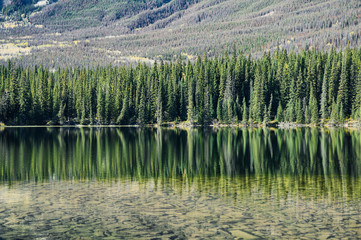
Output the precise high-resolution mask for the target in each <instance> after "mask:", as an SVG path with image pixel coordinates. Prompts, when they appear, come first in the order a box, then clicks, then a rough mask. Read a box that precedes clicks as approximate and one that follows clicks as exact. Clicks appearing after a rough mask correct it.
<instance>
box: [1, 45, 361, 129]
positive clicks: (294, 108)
mask: <svg viewBox="0 0 361 240" xmlns="http://www.w3.org/2000/svg"><path fill="white" fill-rule="evenodd" d="M234 52H236V51H234ZM346 118H347V119H348V118H352V119H355V120H360V119H361V49H350V48H346V49H345V50H344V51H342V52H336V51H334V50H331V51H330V52H320V51H316V50H313V51H304V52H302V53H300V54H296V53H287V52H286V51H284V50H278V51H277V52H276V53H274V54H272V55H271V54H269V53H265V54H264V55H263V57H262V58H259V59H253V58H251V57H246V56H245V55H243V54H240V55H238V56H237V55H236V54H235V53H234V54H233V55H232V56H229V55H228V54H224V55H223V56H221V57H219V58H215V59H209V58H207V57H206V55H205V56H204V57H203V58H201V57H198V59H197V60H196V61H195V62H194V63H190V62H188V63H185V62H183V61H181V58H180V57H179V58H178V60H177V61H176V62H163V61H161V62H156V63H155V64H154V65H152V66H148V65H145V64H138V65H137V66H135V67H124V66H120V67H113V66H107V67H97V68H95V69H90V68H84V67H83V68H65V69H58V70H56V71H50V70H49V69H48V68H45V67H42V66H38V67H35V68H31V69H30V68H26V69H25V68H23V67H21V66H20V67H19V66H16V65H15V64H13V63H12V62H10V61H9V62H8V63H7V64H6V65H2V66H0V121H2V122H4V123H6V124H45V123H47V122H52V123H60V124H63V123H81V124H135V123H139V124H146V123H160V122H163V121H165V122H171V121H189V122H191V123H198V124H209V123H211V122H213V121H218V122H222V123H237V122H243V123H267V122H269V121H271V120H273V119H275V120H277V121H285V122H297V123H315V124H318V123H324V122H332V123H341V122H343V121H344V120H345V119H346Z"/></svg>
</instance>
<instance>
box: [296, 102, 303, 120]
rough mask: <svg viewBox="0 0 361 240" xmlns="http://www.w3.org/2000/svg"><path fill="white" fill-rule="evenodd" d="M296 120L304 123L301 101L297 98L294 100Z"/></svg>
mask: <svg viewBox="0 0 361 240" xmlns="http://www.w3.org/2000/svg"><path fill="white" fill-rule="evenodd" d="M295 111H296V122H297V123H304V121H305V119H304V113H303V111H302V106H301V101H300V100H297V101H296V109H295Z"/></svg>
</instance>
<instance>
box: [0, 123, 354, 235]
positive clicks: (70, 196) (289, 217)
mask: <svg viewBox="0 0 361 240" xmlns="http://www.w3.org/2000/svg"><path fill="white" fill-rule="evenodd" d="M0 238H5V239H8V238H10V239H13V238H27V239H28V238H30V239H34V238H40V239H67V238H76V239H93V238H99V239H104V238H110V239H112V238H114V239H119V238H124V239H189V238H200V239H202V238H203V239H209V238H214V239H239V238H246V239H252V238H253V239H255V238H274V239H279V238H286V239H288V238H306V239H314V238H324V239H326V238H352V239H354V238H361V130H357V129H356V130H344V129H317V128H312V129H309V128H302V129H301V128H300V129H287V130H282V129H231V128H222V129H218V130H215V129H211V128H204V129H193V130H179V129H178V130H174V129H157V128H3V129H1V130H0Z"/></svg>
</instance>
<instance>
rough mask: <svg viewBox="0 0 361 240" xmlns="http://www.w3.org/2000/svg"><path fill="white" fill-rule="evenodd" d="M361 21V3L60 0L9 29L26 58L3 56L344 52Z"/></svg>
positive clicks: (59, 62) (6, 34) (81, 59)
mask: <svg viewBox="0 0 361 240" xmlns="http://www.w3.org/2000/svg"><path fill="white" fill-rule="evenodd" d="M360 22H361V3H360V1H357V0H346V1H345V0H313V1H311V0H302V1H298V0H287V1H281V0H243V1H239V0H191V1H187V0H143V1H135V0H92V1H86V0H60V1H59V2H57V3H53V4H50V5H48V6H46V7H44V8H43V9H42V10H41V11H40V12H38V13H34V14H32V15H31V17H30V18H29V23H26V24H23V25H24V26H20V27H15V28H5V27H4V26H3V28H2V29H1V31H0V35H1V37H2V38H3V45H4V44H7V45H6V46H7V47H9V44H13V45H15V46H14V48H15V50H14V51H15V52H16V51H18V52H20V54H12V55H11V54H8V55H4V52H6V51H2V53H1V56H0V57H2V58H3V59H7V58H9V57H11V56H16V57H18V59H19V61H22V62H23V63H26V64H34V63H43V64H46V65H50V66H51V67H56V66H64V65H74V64H78V65H80V64H87V65H90V66H93V65H97V64H108V63H112V64H118V63H124V62H133V61H138V60H144V61H147V62H149V61H151V60H152V59H157V58H158V57H159V56H162V57H163V58H165V59H168V60H170V59H172V58H173V56H174V55H176V54H182V56H184V57H187V58H190V59H193V58H194V57H193V56H194V55H196V54H203V53H204V52H206V53H207V54H208V55H209V56H214V55H218V54H219V53H221V52H224V51H232V49H233V46H235V47H236V48H237V49H240V50H242V51H244V52H246V53H251V54H253V55H260V54H262V52H264V51H268V50H270V51H273V50H274V49H276V48H277V47H281V48H284V49H287V50H292V51H299V50H300V49H305V48H306V49H308V48H326V49H329V48H331V47H334V48H338V49H339V48H342V47H344V46H346V45H350V46H360V35H361V27H360ZM5 23H6V22H5ZM5 23H3V25H4V24H5ZM16 41H18V43H17V42H16ZM25 43H26V46H25V47H24V44H25ZM21 44H23V45H21ZM0 48H3V49H4V46H0ZM0 52H1V51H0ZM24 52H25V53H24ZM19 56H21V58H19Z"/></svg>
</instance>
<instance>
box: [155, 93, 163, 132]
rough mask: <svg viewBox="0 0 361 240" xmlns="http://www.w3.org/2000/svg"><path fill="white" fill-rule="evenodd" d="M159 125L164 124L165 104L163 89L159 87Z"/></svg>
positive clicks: (157, 113)
mask: <svg viewBox="0 0 361 240" xmlns="http://www.w3.org/2000/svg"><path fill="white" fill-rule="evenodd" d="M156 115H157V124H158V125H161V124H162V122H163V103H162V88H161V87H159V89H158V96H157V111H156Z"/></svg>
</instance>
